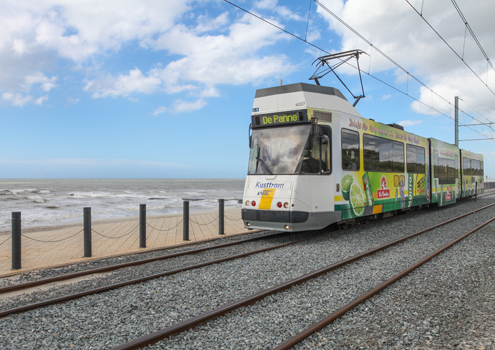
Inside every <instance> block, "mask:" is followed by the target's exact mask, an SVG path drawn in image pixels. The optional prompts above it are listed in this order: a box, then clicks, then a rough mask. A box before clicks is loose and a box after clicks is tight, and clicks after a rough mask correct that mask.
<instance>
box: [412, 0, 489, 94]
mask: <svg viewBox="0 0 495 350" xmlns="http://www.w3.org/2000/svg"><path fill="white" fill-rule="evenodd" d="M405 1H406V2H407V3H408V4H409V6H411V8H412V9H413V10H414V11H415V12H416V13H417V14H418V15H419V16H420V17H421V18H422V19H423V21H425V23H426V24H427V25H428V26H429V27H430V28H431V30H433V31H434V32H435V34H436V35H438V37H439V38H440V39H442V41H443V42H444V43H445V45H447V46H448V47H449V48H450V50H452V52H453V53H454V54H455V55H456V56H457V57H458V58H459V59H460V60H461V61H462V62H463V63H464V64H465V65H466V67H468V68H469V70H470V71H471V72H472V73H473V74H474V75H475V76H476V77H477V78H478V79H479V80H480V81H481V83H483V85H485V86H486V88H487V89H488V90H490V92H491V93H492V94H494V95H495V91H493V90H492V89H490V87H489V86H488V84H487V83H486V82H484V81H483V79H481V77H480V76H479V75H478V74H477V73H476V72H475V71H474V70H473V68H471V66H470V65H469V64H468V63H467V62H466V61H465V60H464V58H463V57H461V56H460V55H459V54H458V53H457V52H456V51H455V50H454V48H453V47H452V46H450V45H449V43H448V42H447V40H445V39H444V38H443V37H442V36H441V35H440V33H438V32H437V31H436V30H435V28H433V26H432V25H431V24H430V22H428V21H427V20H426V18H425V17H424V16H423V14H422V13H420V12H419V11H418V10H417V9H416V8H415V7H414V6H413V5H412V4H411V3H410V2H409V0H405ZM472 35H474V33H473V34H472ZM483 52H484V50H483ZM486 57H488V56H486ZM490 63H491V62H490Z"/></svg>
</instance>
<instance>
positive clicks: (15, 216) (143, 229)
mask: <svg viewBox="0 0 495 350" xmlns="http://www.w3.org/2000/svg"><path fill="white" fill-rule="evenodd" d="M224 203H225V201H224V199H219V200H218V215H217V216H216V217H215V218H213V219H212V220H209V221H208V222H199V221H198V220H195V219H193V218H191V217H190V215H189V201H188V200H185V201H183V215H182V219H181V220H180V221H179V222H177V223H176V224H175V225H173V226H171V227H167V228H166V229H163V228H157V227H155V226H153V225H151V224H150V223H149V222H147V219H146V204H140V205H139V222H138V223H137V224H136V225H135V226H133V227H132V228H131V229H128V230H127V231H126V232H124V233H119V234H118V235H116V236H112V235H109V234H105V233H104V232H105V231H107V230H103V231H97V230H95V229H93V228H92V225H91V224H92V222H91V208H90V207H85V208H83V228H82V229H80V230H78V231H77V232H75V233H73V234H70V235H68V236H67V237H63V238H60V239H55V240H43V239H38V238H33V237H30V236H28V235H25V234H22V229H21V212H12V235H11V236H10V237H7V238H6V239H5V240H3V241H2V242H0V246H1V245H3V244H4V243H7V241H8V240H9V239H11V241H12V269H13V270H18V269H21V245H22V238H26V239H29V240H33V241H36V242H39V243H54V242H62V241H66V240H69V239H71V238H74V237H76V236H79V237H80V234H81V233H82V234H83V235H82V238H83V242H84V255H83V257H85V258H89V257H92V238H93V233H94V234H95V235H98V236H100V237H103V238H105V239H121V238H124V237H126V236H130V235H132V234H134V233H136V231H138V232H139V248H146V241H147V239H148V238H149V237H150V235H151V233H152V232H153V231H158V232H160V233H165V234H167V233H169V232H170V231H172V230H175V229H176V228H177V227H178V226H179V225H180V224H181V223H182V224H183V228H182V239H183V241H189V223H190V222H192V223H194V224H195V225H199V226H206V225H211V224H213V223H214V222H215V221H216V220H218V234H219V235H224V234H225V232H224V231H225V219H227V220H231V221H239V220H242V219H241V218H240V217H239V218H232V217H229V216H228V215H225V210H224ZM138 228H139V230H138ZM147 228H150V229H151V231H150V233H149V234H148V235H147Z"/></svg>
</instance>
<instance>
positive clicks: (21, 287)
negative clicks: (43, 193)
mask: <svg viewBox="0 0 495 350" xmlns="http://www.w3.org/2000/svg"><path fill="white" fill-rule="evenodd" d="M492 205H495V204H491V205H488V206H485V207H482V208H479V209H476V210H474V211H472V212H470V213H467V214H464V215H462V216H459V217H458V218H455V219H453V220H449V221H445V222H444V223H441V224H439V225H435V226H433V227H430V228H428V229H426V230H423V231H420V232H419V233H414V234H413V235H410V236H407V237H404V238H401V239H399V240H396V241H394V242H392V243H389V244H387V245H384V246H382V247H379V248H377V249H376V250H373V252H374V251H379V250H382V249H386V248H387V247H389V246H392V245H395V244H398V243H400V242H402V241H403V240H406V239H409V238H411V237H414V236H416V235H418V234H421V233H424V232H428V231H431V230H433V229H435V228H437V227H440V226H443V225H446V224H448V223H450V222H452V221H455V220H458V219H461V218H463V217H465V216H468V215H471V214H474V213H476V212H478V211H480V210H483V209H486V208H489V207H491V206H492ZM391 218H392V217H390V218H388V219H391ZM382 221H383V220H382ZM373 223H375V221H371V222H369V223H367V224H364V225H369V224H373ZM361 227H362V226H361ZM350 229H352V228H346V229H342V230H338V231H332V232H327V233H324V234H321V235H316V236H312V237H309V238H302V239H297V240H293V241H291V242H287V243H282V244H276V245H272V246H270V247H266V248H262V249H256V250H252V251H249V252H246V253H241V254H235V255H231V256H228V257H224V258H220V259H214V260H210V261H207V262H203V263H199V264H194V265H189V266H185V267H181V268H177V269H172V270H169V271H165V272H161V273H157V274H152V275H148V276H145V277H140V278H135V279H131V280H127V281H124V282H120V283H115V284H110V285H108V286H104V287H99V288H92V289H88V290H86V291H83V292H78V293H74V294H69V295H65V296H60V297H57V298H53V299H49V300H44V301H39V302H36V303H31V304H28V305H24V306H20V307H16V308H11V309H7V310H3V311H0V318H1V317H5V316H8V315H11V314H15V313H20V312H25V311H28V310H34V309H37V308H40V307H44V306H49V305H55V304H59V303H63V302H67V301H71V300H75V299H79V298H82V297H84V296H88V295H93V294H98V293H103V292H106V291H110V290H113V289H117V288H122V287H125V286H129V285H133V284H138V283H143V282H146V281H150V280H153V279H157V278H161V277H166V276H171V275H174V274H177V273H180V272H183V271H188V270H193V269H198V268H201V267H205V266H209V265H213V264H218V263H222V262H226V261H230V260H234V259H240V258H245V257H247V256H250V255H253V254H259V253H263V252H267V251H270V250H275V249H280V248H283V247H286V246H289V245H294V244H299V243H303V242H306V241H310V240H314V239H319V238H322V237H325V236H328V235H331V234H335V233H336V232H343V231H346V230H350ZM284 233H285V232H279V233H274V234H269V235H265V236H259V237H255V238H250V239H244V240H239V241H235V242H229V243H225V244H220V245H216V246H212V247H203V248H197V249H193V250H188V251H184V252H179V253H173V254H167V255H164V256H159V257H153V258H149V259H142V260H138V261H133V262H128V263H123V264H115V265H110V266H106V267H102V268H97V269H92V270H86V271H80V272H76V273H73V274H68V275H62V276H57V277H52V278H45V279H41V280H38V281H32V282H26V283H22V284H17V285H12V286H7V287H3V288H0V295H1V294H5V293H12V292H19V291H22V290H25V289H28V288H35V287H41V286H46V285H49V284H52V283H55V282H60V281H67V280H70V279H75V278H79V277H83V276H88V275H95V274H101V273H105V272H110V271H115V270H118V269H123V268H128V267H133V266H139V265H143V264H147V263H153V262H156V261H160V260H166V259H171V258H175V257H179V256H185V255H191V254H197V253H201V252H205V251H210V250H214V249H220V248H225V247H231V246H234V245H239V244H243V243H249V242H254V241H259V240H261V239H263V238H265V239H266V238H273V237H279V236H281V235H283V234H284ZM369 254H372V253H369ZM369 254H368V255H369ZM364 256H366V255H364ZM364 256H362V257H364ZM362 257H360V258H359V259H361V258H362ZM353 261H354V260H353ZM349 262H352V261H349ZM349 262H347V263H349Z"/></svg>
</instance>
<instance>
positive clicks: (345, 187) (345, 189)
mask: <svg viewBox="0 0 495 350" xmlns="http://www.w3.org/2000/svg"><path fill="white" fill-rule="evenodd" d="M353 181H354V179H353V178H352V176H351V175H349V174H347V175H345V176H344V177H343V178H342V181H341V185H342V196H343V197H344V199H345V200H346V201H348V200H349V191H350V190H351V185H352V182H353Z"/></svg>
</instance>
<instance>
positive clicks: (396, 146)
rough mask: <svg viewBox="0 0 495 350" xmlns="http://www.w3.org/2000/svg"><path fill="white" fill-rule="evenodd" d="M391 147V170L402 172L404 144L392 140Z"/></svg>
mask: <svg viewBox="0 0 495 350" xmlns="http://www.w3.org/2000/svg"><path fill="white" fill-rule="evenodd" d="M392 149H393V151H394V152H393V153H394V156H393V164H392V168H393V171H394V172H396V173H403V172H404V144H403V143H400V142H393V143H392Z"/></svg>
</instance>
